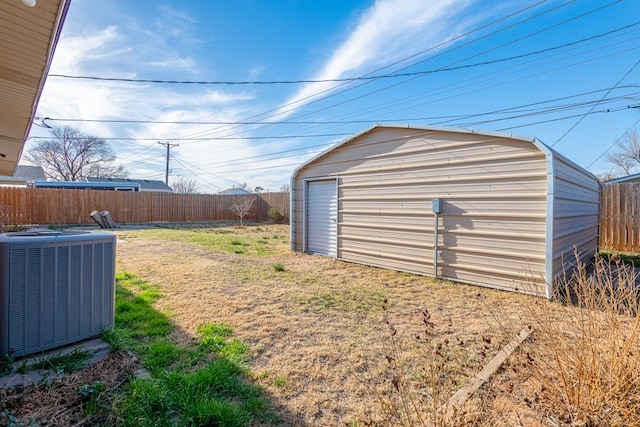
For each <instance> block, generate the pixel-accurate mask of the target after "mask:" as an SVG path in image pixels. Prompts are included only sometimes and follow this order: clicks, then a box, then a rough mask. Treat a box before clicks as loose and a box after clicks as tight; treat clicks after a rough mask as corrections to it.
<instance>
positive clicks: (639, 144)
mask: <svg viewBox="0 0 640 427" xmlns="http://www.w3.org/2000/svg"><path fill="white" fill-rule="evenodd" d="M607 160H608V161H609V162H611V163H613V164H614V165H615V167H616V168H617V169H618V171H621V172H623V173H624V174H625V175H631V173H632V172H634V171H635V170H637V169H639V168H640V138H639V136H638V129H632V130H630V131H628V132H627V133H625V134H624V136H623V137H622V138H620V140H619V141H618V142H617V143H616V150H615V151H613V152H611V153H609V154H607Z"/></svg>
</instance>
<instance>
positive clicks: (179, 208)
mask: <svg viewBox="0 0 640 427" xmlns="http://www.w3.org/2000/svg"><path fill="white" fill-rule="evenodd" d="M253 196H255V197H256V201H255V202H254V204H253V207H252V209H251V211H250V212H249V214H248V215H247V216H246V217H245V218H244V220H245V221H258V222H264V221H268V220H269V219H270V218H269V209H271V208H275V209H277V210H279V211H280V212H281V213H282V214H283V215H284V216H285V217H286V218H288V217H289V193H288V192H287V193H261V194H252V195H240V196H234V195H217V194H172V193H152V192H127V191H99V190H70V189H53V188H11V187H4V188H0V215H1V216H2V217H1V218H0V219H1V220H2V222H3V223H4V224H12V225H30V224H57V225H63V224H91V223H93V220H92V219H91V218H90V217H89V214H90V213H91V212H92V211H93V210H98V211H109V212H110V213H111V216H112V218H113V220H114V221H115V222H116V223H121V224H127V223H142V222H206V221H236V220H239V218H238V216H237V215H235V214H234V213H233V212H232V211H231V207H232V206H233V205H234V204H235V203H238V202H239V201H240V200H242V199H243V198H246V197H253Z"/></svg>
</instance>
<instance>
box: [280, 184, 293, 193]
mask: <svg viewBox="0 0 640 427" xmlns="http://www.w3.org/2000/svg"><path fill="white" fill-rule="evenodd" d="M290 190H291V185H289V184H282V185H281V186H280V191H282V192H283V193H288V192H289V191H290Z"/></svg>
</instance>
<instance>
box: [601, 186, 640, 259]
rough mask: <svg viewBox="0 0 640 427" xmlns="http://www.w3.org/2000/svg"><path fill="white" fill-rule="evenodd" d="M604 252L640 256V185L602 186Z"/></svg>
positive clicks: (602, 238) (602, 237)
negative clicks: (637, 254) (638, 254)
mask: <svg viewBox="0 0 640 427" xmlns="http://www.w3.org/2000/svg"><path fill="white" fill-rule="evenodd" d="M600 190H601V191H600V248H601V249H608V250H614V251H620V252H640V183H620V184H603V185H601V186H600Z"/></svg>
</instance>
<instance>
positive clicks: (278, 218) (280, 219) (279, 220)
mask: <svg viewBox="0 0 640 427" xmlns="http://www.w3.org/2000/svg"><path fill="white" fill-rule="evenodd" d="M269 218H271V220H272V221H273V222H274V223H276V224H283V223H284V222H285V221H286V220H287V218H286V217H285V216H284V215H282V212H280V211H279V210H278V209H276V208H271V209H269Z"/></svg>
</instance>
